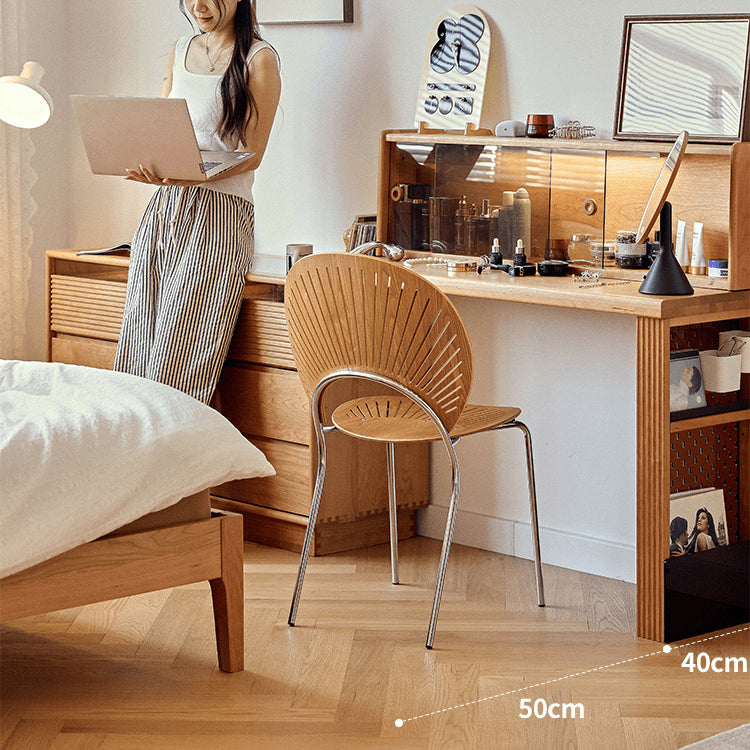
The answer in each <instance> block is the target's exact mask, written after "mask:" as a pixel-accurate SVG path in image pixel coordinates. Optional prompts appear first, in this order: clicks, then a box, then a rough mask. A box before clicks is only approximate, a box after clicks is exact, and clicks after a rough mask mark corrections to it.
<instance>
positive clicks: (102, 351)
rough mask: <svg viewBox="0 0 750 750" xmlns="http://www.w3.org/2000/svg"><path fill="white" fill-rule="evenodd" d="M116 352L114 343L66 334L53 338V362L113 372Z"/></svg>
mask: <svg viewBox="0 0 750 750" xmlns="http://www.w3.org/2000/svg"><path fill="white" fill-rule="evenodd" d="M115 352H117V344H115V343H114V342H113V341H100V340H99V339H84V338H81V337H79V336H66V335H64V334H62V335H59V336H53V337H52V362H62V363H63V364H67V365H85V366H86V367H99V368H101V369H103V370H111V369H112V368H113V367H114V364H115Z"/></svg>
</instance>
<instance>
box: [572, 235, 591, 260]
mask: <svg viewBox="0 0 750 750" xmlns="http://www.w3.org/2000/svg"><path fill="white" fill-rule="evenodd" d="M568 256H569V257H570V258H572V259H573V260H582V259H588V258H589V257H590V256H591V235H590V234H574V235H573V236H572V237H571V238H570V242H569V243H568Z"/></svg>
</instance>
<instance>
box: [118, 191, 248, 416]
mask: <svg viewBox="0 0 750 750" xmlns="http://www.w3.org/2000/svg"><path fill="white" fill-rule="evenodd" d="M253 234H254V210H253V205H252V203H250V202H249V201H247V200H245V199H244V198H240V197H239V196H235V195H228V194H226V193H220V192H217V191H214V190H207V189H204V188H200V187H197V186H194V187H177V186H170V187H161V188H159V189H158V190H157V192H156V193H155V195H154V197H153V198H152V199H151V201H150V203H149V205H148V207H147V208H146V211H145V212H144V215H143V218H142V219H141V223H140V225H139V226H138V229H137V230H136V233H135V236H134V238H133V243H132V247H131V256H130V270H129V273H128V286H127V296H126V300H125V314H124V316H123V320H122V331H121V333H120V341H119V344H118V346H117V354H116V357H115V370H121V371H124V372H129V373H132V374H133V375H140V376H141V377H144V378H149V379H150V380H156V381H159V382H161V383H166V384H167V385H171V386H172V387H174V388H177V389H178V390H181V391H184V392H185V393H189V394H190V395H191V396H193V397H195V398H197V399H198V400H200V401H203V402H204V403H208V402H209V401H210V400H211V396H212V395H213V392H214V389H215V388H216V384H217V382H218V379H219V375H220V373H221V368H222V365H223V363H224V359H225V357H226V354H227V350H228V349H229V342H230V340H231V338H232V333H233V331H234V326H235V323H236V322H237V317H238V315H239V311H240V306H241V304H242V292H243V289H244V276H245V273H247V271H249V270H250V267H251V265H252V259H253V249H254V245H253Z"/></svg>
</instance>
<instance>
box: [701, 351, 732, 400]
mask: <svg viewBox="0 0 750 750" xmlns="http://www.w3.org/2000/svg"><path fill="white" fill-rule="evenodd" d="M698 354H699V356H700V360H701V373H702V375H703V388H704V389H705V390H707V391H712V392H714V393H731V392H732V391H738V390H739V389H740V385H741V382H742V375H741V372H740V366H741V364H742V355H741V354H733V355H731V356H729V357H720V356H719V353H718V351H717V350H716V349H708V350H707V351H703V352H698Z"/></svg>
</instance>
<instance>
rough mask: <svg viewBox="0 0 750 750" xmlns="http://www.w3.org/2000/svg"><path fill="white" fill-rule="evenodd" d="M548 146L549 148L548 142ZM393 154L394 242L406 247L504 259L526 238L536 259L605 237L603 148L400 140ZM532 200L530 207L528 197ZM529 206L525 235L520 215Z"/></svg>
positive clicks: (391, 212)
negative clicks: (496, 252) (495, 249)
mask: <svg viewBox="0 0 750 750" xmlns="http://www.w3.org/2000/svg"><path fill="white" fill-rule="evenodd" d="M545 145H546V144H545ZM395 146H396V148H395V149H393V153H392V154H391V160H390V162H391V183H392V186H391V195H390V201H389V217H388V218H389V221H388V226H389V230H390V231H389V237H388V239H389V240H390V241H391V242H395V243H396V244H400V245H402V246H404V247H406V248H408V249H414V250H424V251H429V252H449V253H457V254H460V255H473V256H478V255H483V254H486V253H489V252H490V250H491V247H492V244H493V240H494V239H495V238H497V239H498V242H499V245H500V249H501V252H502V253H503V255H504V257H506V258H509V257H510V256H512V254H513V251H514V248H515V246H516V241H517V240H518V239H519V237H524V236H525V245H526V247H525V251H526V254H527V255H528V256H529V257H534V258H536V259H540V258H543V257H545V256H549V252H550V250H549V249H548V248H549V245H550V242H549V240H550V239H553V240H555V242H553V243H552V244H553V245H554V246H555V247H554V248H553V251H554V250H556V249H557V248H560V247H562V252H563V253H565V252H566V251H567V247H568V244H569V242H570V240H571V238H573V236H574V235H576V236H579V235H583V236H585V238H586V242H587V243H588V244H586V245H585V246H584V247H583V249H584V250H585V251H586V252H587V255H586V257H585V259H588V260H590V259H591V253H590V249H589V245H590V243H591V242H600V243H601V242H602V241H603V239H604V210H603V209H604V194H605V172H606V152H605V151H595V150H592V151H581V150H576V151H570V150H565V149H560V150H555V149H550V148H549V146H546V147H544V148H542V147H540V148H533V147H529V146H528V144H523V145H521V144H519V146H515V145H505V144H503V145H496V144H481V143H479V144H473V143H472V144H467V143H396V144H395ZM527 197H528V204H527V203H526V198H527ZM529 204H530V227H529V229H528V230H526V234H525V235H524V229H523V212H524V207H525V205H529Z"/></svg>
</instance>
